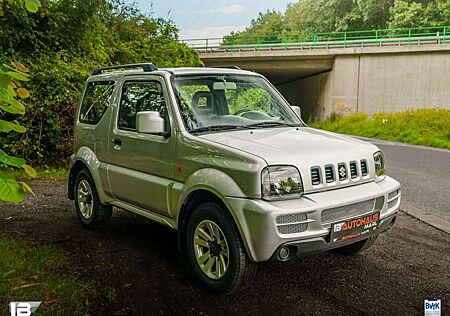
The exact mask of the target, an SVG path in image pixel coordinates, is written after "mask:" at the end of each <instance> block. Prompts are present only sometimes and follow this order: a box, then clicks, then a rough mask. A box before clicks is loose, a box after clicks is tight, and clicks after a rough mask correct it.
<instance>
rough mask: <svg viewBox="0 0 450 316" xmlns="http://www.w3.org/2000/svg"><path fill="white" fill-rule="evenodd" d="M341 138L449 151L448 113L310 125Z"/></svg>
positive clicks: (361, 116) (360, 116)
mask: <svg viewBox="0 0 450 316" xmlns="http://www.w3.org/2000/svg"><path fill="white" fill-rule="evenodd" d="M310 126H311V127H316V128H320V129H324V130H328V131H333V132H337V133H342V134H349V135H356V136H364V137H370V138H378V139H384V140H389V141H396V142H402V143H409V144H414V145H423V146H431V147H437V148H444V149H450V110H444V109H423V110H416V111H406V112H398V113H378V114H374V115H373V116H372V117H371V118H370V119H369V117H368V116H367V114H365V113H356V114H350V115H347V116H340V115H338V114H336V113H333V114H332V115H330V116H329V117H328V118H327V119H326V120H325V121H324V122H315V123H311V124H310Z"/></svg>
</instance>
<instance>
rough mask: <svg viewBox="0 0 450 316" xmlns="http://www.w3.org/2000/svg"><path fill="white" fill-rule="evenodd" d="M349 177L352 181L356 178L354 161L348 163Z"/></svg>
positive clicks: (356, 172)
mask: <svg viewBox="0 0 450 316" xmlns="http://www.w3.org/2000/svg"><path fill="white" fill-rule="evenodd" d="M350 176H351V177H352V179H354V178H356V177H357V176H358V171H357V168H356V161H352V162H350Z"/></svg>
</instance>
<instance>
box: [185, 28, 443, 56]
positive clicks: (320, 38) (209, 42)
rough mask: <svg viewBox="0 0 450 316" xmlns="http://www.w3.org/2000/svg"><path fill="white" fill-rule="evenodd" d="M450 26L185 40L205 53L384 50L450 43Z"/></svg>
mask: <svg viewBox="0 0 450 316" xmlns="http://www.w3.org/2000/svg"><path fill="white" fill-rule="evenodd" d="M449 33H450V26H439V27H435V26H433V27H418V28H402V29H383V30H365V31H351V32H329V33H313V34H271V35H257V36H239V35H237V36H236V35H232V36H225V37H223V38H207V39H192V40H183V41H182V42H183V43H186V44H187V45H189V46H191V47H193V48H195V49H197V50H200V51H205V52H212V51H214V50H226V51H233V50H242V49H254V50H267V49H273V48H278V49H279V48H285V49H289V48H309V49H314V48H323V47H343V48H347V47H352V46H364V45H367V46H381V45H383V44H388V43H391V44H392V43H398V44H399V45H402V44H421V43H428V42H430V43H444V42H448V41H450V34H449Z"/></svg>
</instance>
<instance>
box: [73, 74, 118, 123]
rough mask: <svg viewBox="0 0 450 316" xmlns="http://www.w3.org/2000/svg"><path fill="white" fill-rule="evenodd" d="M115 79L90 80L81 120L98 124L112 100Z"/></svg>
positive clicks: (82, 104) (81, 109)
mask: <svg viewBox="0 0 450 316" xmlns="http://www.w3.org/2000/svg"><path fill="white" fill-rule="evenodd" d="M113 90H114V82H113V81H96V82H89V83H88V86H87V88H86V92H85V93H84V98H83V102H82V103H81V108H80V122H81V123H85V124H92V125H94V124H97V123H98V122H99V121H100V119H101V118H102V116H103V114H104V113H105V111H106V109H107V108H108V106H109V104H110V102H111V96H112V92H113Z"/></svg>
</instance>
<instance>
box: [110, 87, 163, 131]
mask: <svg viewBox="0 0 450 316" xmlns="http://www.w3.org/2000/svg"><path fill="white" fill-rule="evenodd" d="M141 111H158V112H159V114H160V115H161V117H162V118H163V119H164V121H165V122H166V124H167V122H168V117H167V106H166V100H165V97H164V92H163V88H162V85H161V83H159V82H157V81H151V82H126V83H125V84H124V85H123V88H122V100H121V102H120V108H119V118H118V122H117V126H118V128H119V129H126V130H132V131H135V130H136V114H137V113H139V112H141Z"/></svg>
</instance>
